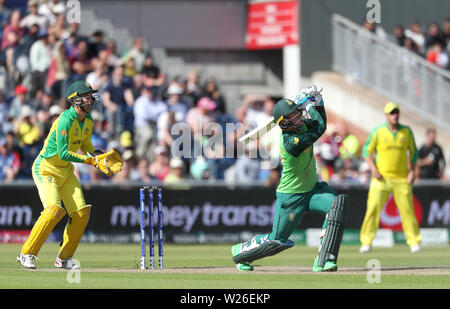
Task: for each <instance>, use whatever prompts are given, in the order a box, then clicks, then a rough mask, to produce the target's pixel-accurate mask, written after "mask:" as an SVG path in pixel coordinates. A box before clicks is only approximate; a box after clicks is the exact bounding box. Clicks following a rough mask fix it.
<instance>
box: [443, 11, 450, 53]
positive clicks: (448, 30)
mask: <svg viewBox="0 0 450 309" xmlns="http://www.w3.org/2000/svg"><path fill="white" fill-rule="evenodd" d="M442 35H443V37H444V40H445V48H444V49H447V51H449V52H450V17H449V18H446V19H445V20H444V22H443V24H442Z"/></svg>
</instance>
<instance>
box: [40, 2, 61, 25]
mask: <svg viewBox="0 0 450 309" xmlns="http://www.w3.org/2000/svg"><path fill="white" fill-rule="evenodd" d="M65 12H66V5H65V4H64V3H62V2H61V1H60V0H50V1H41V4H39V8H38V13H39V14H40V15H42V16H45V17H46V18H47V20H48V23H49V25H50V26H54V25H55V24H56V23H57V19H58V17H59V16H61V15H63V16H64V13H65Z"/></svg>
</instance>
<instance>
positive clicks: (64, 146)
mask: <svg viewBox="0 0 450 309" xmlns="http://www.w3.org/2000/svg"><path fill="white" fill-rule="evenodd" d="M71 127H72V121H71V120H70V119H68V118H64V117H60V119H59V120H58V126H57V129H56V145H57V149H58V156H59V158H60V159H61V160H64V161H68V162H75V163H84V161H85V160H86V158H87V156H85V155H81V154H78V153H76V152H73V151H69V132H70V128H71Z"/></svg>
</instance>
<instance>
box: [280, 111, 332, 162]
mask: <svg viewBox="0 0 450 309" xmlns="http://www.w3.org/2000/svg"><path fill="white" fill-rule="evenodd" d="M308 113H309V115H310V116H311V119H310V120H309V121H308V122H307V123H306V122H305V125H306V127H307V129H308V130H307V131H306V132H304V133H300V134H297V133H285V136H284V138H283V145H284V148H285V149H286V151H287V152H289V153H290V154H291V155H293V156H295V157H298V156H299V155H300V154H301V153H302V152H303V151H304V150H305V149H307V148H308V147H310V146H311V145H312V144H314V143H315V142H316V141H317V140H318V139H319V138H320V137H321V136H322V134H323V133H324V132H325V130H326V129H327V126H326V123H325V122H324V121H323V119H322V117H321V116H320V114H319V112H318V111H317V110H316V109H315V108H309V110H308Z"/></svg>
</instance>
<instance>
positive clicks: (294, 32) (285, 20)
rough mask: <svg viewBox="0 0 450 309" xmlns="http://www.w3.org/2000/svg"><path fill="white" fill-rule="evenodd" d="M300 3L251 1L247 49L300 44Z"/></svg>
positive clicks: (248, 17)
mask: <svg viewBox="0 0 450 309" xmlns="http://www.w3.org/2000/svg"><path fill="white" fill-rule="evenodd" d="M298 40H299V34H298V3H297V1H279V2H263V3H250V4H249V5H248V15H247V33H246V38H245V41H246V48H247V49H270V48H282V47H283V46H285V45H290V44H298Z"/></svg>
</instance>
